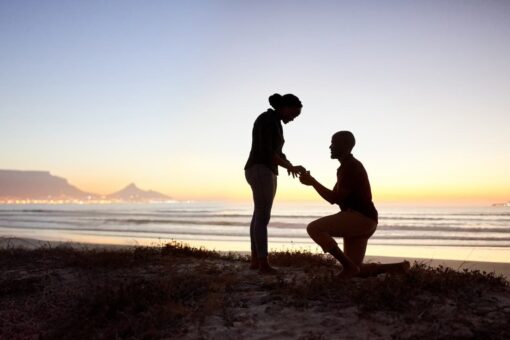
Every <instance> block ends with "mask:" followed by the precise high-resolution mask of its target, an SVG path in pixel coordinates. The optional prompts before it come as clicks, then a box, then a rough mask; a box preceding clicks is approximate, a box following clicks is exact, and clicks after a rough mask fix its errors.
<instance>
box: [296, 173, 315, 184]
mask: <svg viewBox="0 0 510 340" xmlns="http://www.w3.org/2000/svg"><path fill="white" fill-rule="evenodd" d="M299 181H300V182H301V183H303V184H304V185H313V182H314V181H315V178H313V177H312V175H310V171H306V172H304V173H302V174H301V175H300V176H299Z"/></svg>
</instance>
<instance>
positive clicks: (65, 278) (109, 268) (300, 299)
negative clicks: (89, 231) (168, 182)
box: [0, 242, 508, 339]
mask: <svg viewBox="0 0 510 340" xmlns="http://www.w3.org/2000/svg"><path fill="white" fill-rule="evenodd" d="M247 261H248V258H247V257H246V256H241V255H236V254H221V253H218V252H215V251H210V250H207V249H197V248H193V247H190V246H188V245H185V244H181V243H176V242H174V243H170V244H166V245H163V246H160V247H136V248H131V249H127V248H119V249H114V250H112V249H86V248H83V249H75V248H71V247H50V246H47V247H42V248H39V249H34V250H27V249H21V248H6V249H0V272H1V273H2V275H1V276H0V296H1V297H2V298H1V300H0V338H2V339H3V338H6V339H7V338H8V339H16V338H34V337H35V338H37V337H40V338H50V339H66V338H68V339H71V338H72V339H90V338H97V339H110V338H122V339H143V338H147V339H152V338H162V337H177V336H181V335H184V334H185V333H186V332H187V331H189V329H190V327H199V328H200V327H201V326H200V325H202V324H203V323H204V322H205V320H206V319H207V318H208V317H210V316H211V315H218V316H219V317H221V319H222V320H223V321H222V322H223V325H224V327H227V328H228V327H232V326H233V324H234V320H235V315H234V314H233V312H232V308H234V307H235V306H238V305H240V304H243V303H245V302H240V301H236V300H235V298H234V297H233V296H235V294H239V292H244V291H246V290H250V289H254V290H256V289H259V290H260V291H264V292H269V295H270V296H269V298H270V300H272V303H276V304H280V305H281V306H286V307H288V306H294V307H295V308H298V309H299V308H307V307H308V306H310V305H312V304H313V305H316V304H317V303H320V304H321V305H322V306H324V308H330V309H331V310H332V311H335V310H336V309H338V308H340V307H342V306H353V305H354V306H358V308H359V309H360V310H361V311H363V313H374V312H378V311H389V312H392V313H401V314H402V315H403V314H405V317H406V318H409V320H411V321H410V322H414V321H413V320H418V319H420V318H424V317H425V318H426V317H427V315H429V314H430V315H432V314H433V312H434V310H433V308H434V306H436V305H438V304H441V303H442V302H441V301H445V300H448V301H451V302H452V303H454V304H455V306H456V308H459V310H462V309H465V310H470V309H472V308H473V304H476V301H478V298H479V297H480V296H482V295H484V294H487V292H495V291H499V290H504V289H507V288H508V281H506V280H505V279H504V278H503V277H501V276H496V275H494V274H493V273H485V272H479V271H469V270H463V271H454V270H451V269H449V268H444V267H439V268H431V267H428V266H426V265H424V264H419V263H415V264H414V265H413V267H412V268H411V270H410V271H409V272H408V273H407V274H405V275H395V276H380V277H377V278H368V279H355V280H349V281H339V280H337V279H336V278H335V274H336V273H337V266H336V264H335V263H334V261H333V260H331V259H330V258H329V257H324V256H322V255H318V254H310V253H307V252H277V253H273V254H272V255H271V261H272V263H273V264H275V265H276V266H279V267H284V268H283V269H282V272H283V274H282V275H279V276H277V277H276V278H274V279H272V280H262V281H260V282H255V283H253V282H251V281H250V280H252V279H250V280H246V278H245V277H243V275H245V274H242V273H240V272H239V268H244V267H245V266H246V263H245V262H247ZM285 268H288V269H285ZM285 270H288V271H289V272H288V273H291V272H292V273H299V275H297V276H292V275H290V274H285ZM250 275H253V274H250ZM246 281H250V282H248V283H249V284H253V287H254V288H246V284H247V282H246ZM250 287H252V286H250ZM503 315H506V316H507V317H508V314H503ZM503 321H504V322H506V321H505V320H503ZM190 325H191V326H190ZM482 326H483V325H482ZM482 326H481V327H482ZM490 329H491V331H490V332H489V331H486V329H485V328H483V327H482V329H478V330H477V331H476V332H475V333H473V334H475V335H483V336H484V337H485V336H486V337H488V338H491V337H493V336H500V335H505V336H506V335H507V334H508V331H506V330H505V329H502V328H497V327H496V328H494V327H493V328H490ZM494 329H495V330H494ZM505 332H506V333H505ZM203 336H204V337H206V335H203ZM303 338H321V335H320V334H319V333H317V334H315V333H314V334H312V333H310V334H305V335H304V336H303Z"/></svg>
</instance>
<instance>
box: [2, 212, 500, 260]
mask: <svg viewBox="0 0 510 340" xmlns="http://www.w3.org/2000/svg"><path fill="white" fill-rule="evenodd" d="M252 209H253V207H252V205H251V204H241V203H226V202H171V203H152V204H97V205H95V204H82V205H80V204H61V205H53V204H51V205H50V204H48V205H43V204H38V205H0V236H3V237H21V238H32V239H41V240H50V241H72V242H90V243H108V244H132V245H151V244H152V245H157V244H162V243H165V242H168V241H171V240H177V241H184V242H187V243H190V244H193V245H196V246H203V247H207V248H210V249H216V250H220V251H248V250H249V249H250V248H249V224H250V219H251V213H252ZM378 210H379V216H380V219H379V225H378V227H377V231H376V232H375V234H374V235H373V236H372V238H371V239H370V241H369V244H368V249H367V255H374V256H396V257H416V258H434V259H455V260H466V261H467V260H469V261H491V262H510V207H491V206H487V207H418V206H417V207H409V206H384V205H379V206H378ZM337 211H338V208H337V207H335V206H330V205H327V204H319V203H309V204H302V203H285V204H280V203H276V204H275V206H274V208H273V215H272V218H271V222H270V225H269V246H270V249H273V250H298V249H305V250H309V251H312V252H318V251H320V249H319V248H318V247H317V246H316V245H315V244H314V243H313V242H312V241H311V240H310V238H309V237H308V235H307V233H306V225H307V224H308V223H309V222H310V221H312V220H314V219H317V218H319V217H321V216H324V215H328V214H333V213H336V212H337ZM339 243H340V244H341V240H339Z"/></svg>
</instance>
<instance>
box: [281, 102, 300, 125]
mask: <svg viewBox="0 0 510 340" xmlns="http://www.w3.org/2000/svg"><path fill="white" fill-rule="evenodd" d="M280 114H281V117H282V121H283V123H284V124H287V123H288V122H292V121H293V120H294V119H295V118H296V117H297V116H299V115H300V114H301V108H300V107H291V106H284V107H282V108H281V110H280Z"/></svg>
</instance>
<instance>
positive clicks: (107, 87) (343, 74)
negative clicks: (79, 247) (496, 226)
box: [0, 1, 510, 201]
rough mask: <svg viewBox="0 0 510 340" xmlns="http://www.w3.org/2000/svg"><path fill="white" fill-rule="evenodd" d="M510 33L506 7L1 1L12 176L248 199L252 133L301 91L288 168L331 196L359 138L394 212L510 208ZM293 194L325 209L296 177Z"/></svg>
mask: <svg viewBox="0 0 510 340" xmlns="http://www.w3.org/2000/svg"><path fill="white" fill-rule="evenodd" d="M509 19H510V3H508V2H505V1H491V2H479V1H448V2H409V1H384V2H381V1H362V2H337V1H316V2H309V1H259V2H251V3H249V2H236V1H194V2H168V1H146V2H139V1H86V2H85V1H83V2H64V1H45V2H37V1H2V2H0V44H1V46H2V52H1V53H0V136H2V137H1V141H2V143H1V145H0V168H4V169H5V168H8V169H40V170H50V171H51V172H52V173H54V174H57V175H61V176H64V177H66V178H68V179H69V180H70V181H71V182H72V183H74V184H76V185H78V186H79V187H81V188H83V189H85V190H91V191H96V192H110V191H114V190H116V189H118V188H119V187H121V186H123V185H125V184H127V183H129V182H131V181H135V182H137V183H138V184H139V185H140V186H141V187H143V188H152V189H156V190H160V191H163V192H165V193H167V194H170V195H173V196H175V197H177V198H213V199H224V198H227V199H229V198H235V199H249V195H250V193H249V188H248V187H247V185H246V184H245V182H244V177H243V172H242V168H243V165H244V162H245V160H246V158H247V155H248V152H249V145H250V130H251V126H252V123H253V120H254V119H255V118H256V116H257V115H258V114H259V113H261V112H263V111H264V110H265V109H266V108H267V107H268V103H267V97H268V96H269V95H271V94H272V93H274V92H280V93H287V92H291V93H294V94H296V95H298V96H299V97H300V98H301V100H302V102H303V104H304V108H303V114H302V116H301V117H299V118H298V119H297V120H296V121H294V122H293V123H291V124H289V125H287V126H285V137H286V140H287V143H286V145H285V151H286V154H287V155H288V156H289V158H290V159H291V160H292V161H293V162H295V163H300V164H303V165H304V166H306V167H307V168H310V169H311V170H312V173H313V174H315V175H316V176H317V177H318V178H319V179H320V180H322V181H324V182H325V184H329V185H332V184H333V183H334V171H335V169H336V167H337V166H338V164H337V163H335V162H334V161H332V160H330V159H329V151H328V146H329V139H330V136H331V134H332V133H333V132H335V131H337V130H342V129H349V130H352V131H353V132H354V133H355V135H356V136H357V138H358V145H357V147H356V148H355V150H354V153H355V155H356V156H358V158H360V159H361V160H362V161H363V163H364V164H365V165H366V167H367V169H368V170H369V175H370V177H371V180H372V185H373V189H374V196H376V197H377V198H379V199H381V200H385V199H387V200H407V199H416V200H420V199H422V198H423V199H435V200H456V199H461V200H464V199H466V200H488V201H490V200H499V199H503V198H504V197H506V196H509V195H506V193H510V176H508V173H510V158H509V157H508V155H509V154H508V146H509V145H510V137H509V134H508V131H507V130H508V126H510V115H509V114H508V110H509V107H510V96H508V93H509V89H510V62H509V60H510V41H509V39H510V38H509V37H510V20H509ZM279 195H280V197H281V198H282V199H294V198H303V199H305V198H306V199H308V198H313V197H314V196H313V193H312V192H310V191H309V190H308V189H307V188H303V187H301V186H300V185H299V183H297V182H296V181H292V180H289V179H288V178H285V176H280V188H279ZM505 195H506V196H505ZM508 199H510V198H508Z"/></svg>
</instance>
